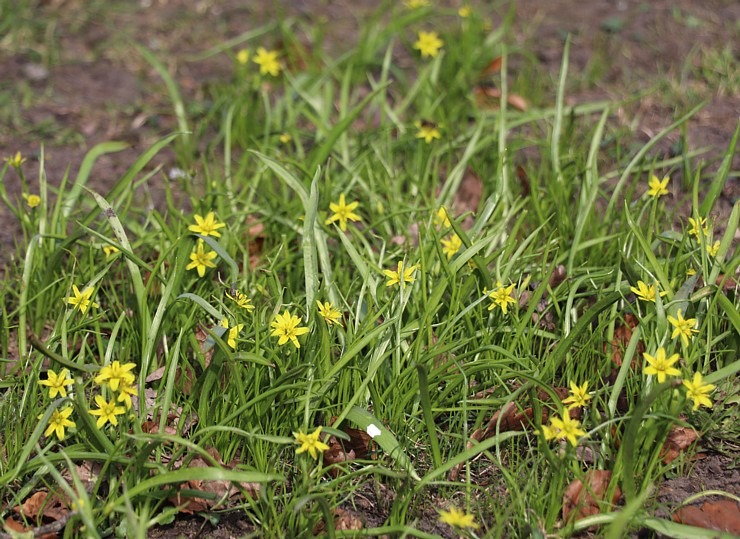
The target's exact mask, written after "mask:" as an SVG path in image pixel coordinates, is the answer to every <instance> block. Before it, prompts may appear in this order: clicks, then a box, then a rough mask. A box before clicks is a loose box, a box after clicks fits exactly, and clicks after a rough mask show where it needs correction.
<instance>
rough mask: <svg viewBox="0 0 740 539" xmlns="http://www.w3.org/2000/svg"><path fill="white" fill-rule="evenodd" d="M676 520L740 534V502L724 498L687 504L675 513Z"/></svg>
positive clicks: (681, 522)
mask: <svg viewBox="0 0 740 539" xmlns="http://www.w3.org/2000/svg"><path fill="white" fill-rule="evenodd" d="M673 520H674V522H678V523H680V524H688V525H689V526H697V527H699V528H705V529H708V530H716V531H720V532H728V533H731V534H733V535H740V503H737V502H736V501H734V500H727V499H722V500H718V501H709V502H704V503H703V504H701V505H687V506H686V507H682V508H681V509H679V510H678V511H676V512H675V513H673Z"/></svg>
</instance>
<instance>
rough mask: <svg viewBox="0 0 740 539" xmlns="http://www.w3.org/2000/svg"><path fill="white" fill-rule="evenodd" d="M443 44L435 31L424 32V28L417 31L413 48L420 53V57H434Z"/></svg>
mask: <svg viewBox="0 0 740 539" xmlns="http://www.w3.org/2000/svg"><path fill="white" fill-rule="evenodd" d="M443 45H444V42H443V41H442V40H441V39H439V34H437V32H425V31H424V30H422V31H420V32H419V39H417V40H416V43H414V48H415V49H416V50H418V51H419V52H420V53H421V57H422V58H426V57H427V56H430V57H432V58H434V57H435V56H437V54H439V50H440V49H441V48H442V46H443Z"/></svg>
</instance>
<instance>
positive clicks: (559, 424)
mask: <svg viewBox="0 0 740 539" xmlns="http://www.w3.org/2000/svg"><path fill="white" fill-rule="evenodd" d="M550 423H551V424H552V427H551V428H553V429H557V438H559V439H561V440H565V439H567V440H568V441H569V442H570V444H571V445H572V446H573V447H575V446H577V445H578V437H579V436H585V435H586V431H584V430H583V429H581V422H580V421H578V420H577V419H571V418H570V413H568V411H567V410H566V411H564V412H563V415H562V416H561V417H553V418H552V419H551V420H550Z"/></svg>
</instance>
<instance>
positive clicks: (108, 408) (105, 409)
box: [90, 395, 126, 428]
mask: <svg viewBox="0 0 740 539" xmlns="http://www.w3.org/2000/svg"><path fill="white" fill-rule="evenodd" d="M95 403H96V404H97V405H98V409H97V410H90V415H96V416H98V421H97V422H96V425H97V426H98V428H101V427H103V426H105V424H106V423H108V422H110V424H111V425H113V426H115V425H118V419H117V418H116V416H117V415H121V414H125V413H126V408H124V407H123V406H116V403H115V401H114V400H112V399H111V401H110V402H108V401H106V400H105V399H104V398H103V396H102V395H96V396H95Z"/></svg>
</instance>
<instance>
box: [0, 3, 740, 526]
mask: <svg viewBox="0 0 740 539" xmlns="http://www.w3.org/2000/svg"><path fill="white" fill-rule="evenodd" d="M435 3H439V4H445V5H447V6H453V7H457V5H459V4H457V3H454V2H451V1H449V0H448V1H446V2H435ZM511 3H512V1H511V0H510V1H504V2H498V3H495V5H496V8H495V9H494V8H492V7H490V6H491V4H494V3H492V2H488V3H487V2H477V5H478V6H479V8H480V9H481V10H482V11H483V12H484V13H485V12H487V13H489V14H490V18H491V20H492V21H494V23H496V22H498V21H501V20H502V18H503V15H504V14H505V12H506V10H507V9H508V8H509V7H510V6H511ZM513 3H514V4H515V5H514V9H515V10H516V17H515V23H514V29H513V33H512V46H519V47H521V49H522V50H526V51H531V52H532V53H533V54H534V57H535V58H536V59H537V61H538V62H539V64H540V66H541V67H542V68H543V69H546V70H547V71H548V72H549V73H551V74H552V77H553V79H555V78H556V77H557V73H558V70H559V68H560V64H561V59H562V48H563V43H564V38H565V35H566V34H567V33H570V34H571V36H572V43H571V56H570V65H571V68H570V72H571V73H572V74H573V79H574V81H576V84H575V87H572V88H570V90H569V94H568V100H569V101H570V102H585V101H590V100H595V99H603V98H609V99H617V100H621V99H624V98H626V97H628V96H633V95H635V94H636V93H638V92H639V91H641V90H644V89H646V88H649V87H651V85H653V84H654V83H655V82H656V80H667V81H674V84H675V86H674V87H671V86H670V85H668V88H667V89H665V91H668V92H675V94H676V96H677V97H676V99H677V101H680V100H681V99H684V98H686V96H687V95H692V96H700V97H701V98H702V99H706V100H707V105H706V107H705V108H704V109H703V110H702V111H701V112H700V113H699V114H697V115H696V116H695V117H694V118H693V119H692V120H691V121H690V122H689V124H688V129H687V136H688V141H689V144H690V147H692V148H699V147H704V146H709V147H712V148H713V152H710V153H709V154H708V155H707V156H706V158H707V159H709V160H712V159H714V160H716V158H717V156H718V155H721V152H722V151H724V149H725V148H726V147H727V145H728V144H729V142H730V139H731V137H732V134H733V131H734V130H735V128H736V126H737V122H738V118H739V117H740V95H737V94H733V93H732V92H731V91H728V90H727V87H730V88H731V87H732V82H733V80H732V79H733V77H734V79H735V80H734V84H736V85H737V84H738V81H737V80H736V79H737V77H738V72H737V69H738V68H737V64H736V65H735V68H734V72H732V71H731V72H730V73H729V74H723V73H719V74H716V73H715V74H714V75H712V73H710V74H709V75H707V76H700V73H702V71H701V69H702V62H704V61H706V59H707V58H708V56H707V55H708V54H709V53H710V52H711V51H717V50H721V49H722V48H725V47H729V50H730V55H731V57H732V58H734V59H735V60H737V44H738V38H739V37H740V27H738V25H737V23H736V21H738V20H740V3H738V2H737V1H735V0H704V1H702V2H696V1H693V0H651V1H640V0H593V1H588V2H584V1H582V0H549V1H541V0H516V1H514V2H513ZM37 4H38V5H37V7H36V8H35V9H34V10H33V13H32V14H30V15H32V16H33V17H34V20H35V21H36V24H37V26H38V28H37V33H36V34H35V35H36V39H32V38H27V39H26V40H25V41H24V40H23V39H19V40H17V41H16V42H15V43H16V45H15V46H13V48H10V47H9V46H6V43H8V41H0V73H2V78H1V79H0V156H9V155H12V154H14V153H15V152H16V151H18V150H20V151H21V152H23V154H24V155H25V156H27V157H28V158H29V159H28V162H27V163H26V164H25V165H24V171H25V174H26V177H27V178H29V179H32V180H33V179H34V178H35V177H36V176H37V173H38V166H39V160H38V157H39V155H40V152H41V149H42V147H43V151H44V158H45V169H46V174H47V176H48V178H49V182H50V183H51V184H52V185H58V184H59V183H60V181H61V179H62V178H63V176H64V175H65V174H69V177H70V180H73V179H74V178H75V177H76V175H77V172H78V169H79V166H80V163H81V162H82V158H83V157H84V155H85V154H86V152H87V151H88V150H90V149H91V148H92V147H93V146H95V145H96V144H98V143H101V142H105V141H111V140H117V141H125V142H127V143H128V144H129V148H128V149H126V150H124V151H121V152H118V153H115V154H108V155H105V156H103V157H102V158H100V159H99V160H98V161H97V162H96V164H95V166H94V169H93V173H92V182H91V183H90V186H91V187H92V188H93V189H95V190H97V191H99V192H101V193H105V192H106V191H107V190H108V189H109V188H110V186H111V185H112V184H113V183H114V182H115V181H116V179H117V178H119V177H120V176H121V174H122V173H123V172H124V171H125V170H126V169H127V168H128V167H129V166H130V165H131V164H132V163H133V162H134V160H135V159H136V157H137V156H138V155H140V154H141V153H142V152H143V151H144V150H145V149H147V148H148V147H149V146H150V145H151V144H152V143H153V142H154V141H156V140H157V139H159V138H160V137H161V136H163V135H165V134H167V133H170V132H172V131H173V130H174V129H176V122H175V118H174V116H173V113H172V105H171V102H170V99H169V97H168V95H167V93H166V91H165V88H164V85H163V83H162V81H161V80H160V78H159V77H158V75H157V74H156V73H155V72H154V70H153V69H152V68H151V67H150V66H149V65H148V64H147V63H146V62H145V61H144V60H143V59H142V58H141V57H140V56H139V55H138V54H136V53H135V52H134V50H133V49H132V47H131V46H130V42H131V41H134V42H138V43H142V44H143V45H145V46H146V47H148V48H150V49H151V50H153V51H154V52H155V53H156V54H157V55H158V56H159V57H160V58H162V59H163V61H165V63H166V64H167V66H168V68H169V69H170V71H171V73H173V75H174V76H175V79H176V80H177V82H178V84H179V85H180V87H181V89H182V91H183V93H184V95H185V98H186V99H187V100H194V99H195V100H197V99H199V98H200V97H202V95H203V88H205V87H206V85H208V84H209V83H211V82H213V81H219V80H224V79H227V78H228V77H230V74H231V69H232V63H231V61H230V60H229V58H227V57H226V55H216V56H213V57H211V58H209V59H208V60H207V61H196V60H194V59H193V56H194V55H196V54H198V53H201V52H203V51H204V50H206V49H208V48H209V47H212V46H216V45H218V44H221V43H223V42H224V41H226V40H227V39H230V38H233V37H235V36H238V35H241V34H242V33H244V32H246V31H249V30H251V29H254V28H257V27H258V26H260V25H263V24H265V23H267V22H270V21H275V20H279V19H282V18H285V17H288V16H290V17H295V18H296V19H297V20H298V21H311V22H318V23H320V24H322V25H323V26H324V27H325V30H326V33H327V38H326V43H325V46H326V47H327V49H329V52H330V53H335V52H338V51H339V50H340V49H342V48H345V47H346V46H347V44H348V43H351V41H352V39H353V38H354V36H355V35H356V31H357V28H358V24H359V21H361V20H362V19H363V14H366V13H368V12H370V11H371V10H373V9H375V8H376V7H377V5H378V2H375V1H371V0H361V1H360V0H354V1H351V2H350V1H344V0H342V1H335V2H329V1H326V0H274V1H272V2H260V1H257V0H225V1H215V0H198V1H195V0H138V1H136V2H134V1H127V2H123V1H119V2H110V3H94V4H93V3H90V5H94V6H97V7H94V8H89V7H88V6H87V4H88V3H87V2H85V1H84V0H44V1H41V0H39V1H38V2H37ZM101 6H105V7H101ZM487 6H488V7H487ZM30 15H29V16H30ZM268 35H269V34H268ZM268 39H272V38H268ZM19 43H20V45H18V44H19ZM708 69H710V71H711V69H712V68H708ZM715 71H716V70H715ZM715 75H716V76H715ZM686 99H688V98H686ZM3 103H4V105H3ZM687 108H688V107H687V106H686V103H678V102H676V103H672V102H671V101H670V100H668V99H666V96H665V95H663V94H656V93H650V94H647V95H645V96H644V97H642V98H640V99H638V100H636V101H634V102H633V103H632V104H631V105H626V106H625V107H624V108H622V109H620V110H619V111H618V112H617V115H616V118H615V121H617V122H622V124H623V125H634V126H635V127H634V141H635V144H636V147H637V146H639V145H641V144H644V143H645V142H646V141H647V140H649V139H650V138H651V137H652V136H654V135H655V134H656V133H658V132H659V131H660V130H661V129H663V128H664V127H665V126H667V125H669V124H670V123H672V121H673V119H674V118H675V117H676V116H677V115H678V114H677V112H678V111H680V110H686V109H687ZM679 138H680V133H678V132H677V133H673V134H671V136H669V137H668V139H667V140H666V141H665V143H664V144H661V145H660V146H659V149H658V150H657V151H658V152H664V153H666V154H667V153H668V152H669V151H670V148H671V146H672V145H673V144H675V143H676V142H677V141H679ZM160 164H161V165H164V166H165V168H164V170H165V171H166V170H167V169H168V167H172V166H175V165H176V162H175V156H174V154H173V152H171V151H164V152H162V153H161V154H160V155H159V156H157V158H156V159H155V161H154V163H153V165H152V166H156V165H160ZM714 166H715V167H716V162H715V163H714ZM739 168H740V166H738V162H737V160H736V162H735V166H734V169H735V170H737V169H739ZM5 181H6V187H7V188H8V190H9V192H10V193H11V194H13V195H14V196H16V197H19V196H20V186H19V182H17V181H16V177H15V173H14V172H12V171H11V172H9V174H8V176H7V177H6V180H5ZM158 181H162V177H161V176H158V177H155V179H154V183H153V184H152V186H151V188H152V189H153V190H154V191H155V192H156V189H157V186H156V182H158ZM739 193H740V185H738V182H733V181H730V182H728V184H727V187H726V188H725V190H724V192H723V193H722V196H721V198H720V200H719V201H718V204H717V206H716V208H715V212H714V213H715V219H716V221H717V227H718V228H719V229H721V228H722V226H721V225H722V221H723V220H726V218H727V215H729V212H730V210H731V208H732V206H733V204H734V203H735V202H736V201H737V200H738V194H739ZM676 198H677V200H678V199H683V198H685V197H676ZM678 209H679V211H680V212H683V214H684V215H685V214H686V212H688V207H687V206H686V205H685V204H684V205H683V206H681V207H679V208H678ZM20 238H21V236H20V228H19V226H18V224H17V223H16V222H15V218H14V217H13V216H12V214H11V213H10V212H9V211H8V210H7V209H6V208H5V207H3V206H0V275H2V269H1V267H2V266H3V265H4V264H5V263H10V262H12V260H13V258H14V257H15V256H16V255H15V252H16V246H17V244H18V243H20V241H22V240H21V239H20ZM737 465H738V457H737V452H734V453H732V455H731V456H720V455H713V454H710V455H708V456H707V458H705V459H703V460H699V461H698V462H697V463H696V465H695V466H692V467H690V468H689V469H688V470H686V474H687V475H686V476H685V477H679V478H674V479H669V480H667V481H665V482H664V484H663V485H662V486H660V490H659V491H658V503H659V505H660V506H661V507H663V508H664V509H663V511H665V514H666V515H667V514H668V512H670V511H671V510H672V508H674V507H675V506H676V505H677V504H679V503H680V502H681V501H682V500H683V499H685V498H686V497H687V496H689V495H691V494H694V493H696V492H699V491H701V490H703V489H718V490H724V491H727V492H730V493H733V494H735V495H740V491H739V490H738V485H740V475H739V472H738V467H737ZM422 517H423V515H422ZM428 518H429V521H428V522H426V523H425V524H424V525H423V527H425V528H426V529H429V530H432V529H434V528H435V525H436V513H435V512H433V511H432V512H431V513H430V515H428ZM383 519H384V516H383V515H381V514H379V513H378V512H377V511H376V510H373V509H372V505H370V506H368V507H367V509H366V511H365V520H366V521H367V523H368V524H372V525H379V524H381V523H382V521H383ZM422 520H426V519H425V518H422ZM250 526H251V525H250V524H249V522H247V521H246V520H245V519H244V518H243V516H240V515H238V514H232V515H224V516H222V517H221V520H220V522H219V523H218V524H217V525H215V526H214V525H212V524H210V523H207V522H206V521H204V520H203V519H202V518H198V517H187V518H182V519H178V520H177V521H176V522H175V523H174V524H173V525H171V526H168V527H166V528H163V529H161V530H158V531H153V532H152V534H151V537H154V538H156V537H188V538H190V537H213V538H219V539H222V538H226V537H240V536H241V535H244V534H245V533H248V532H250V531H252V528H250ZM435 532H436V533H442V532H441V530H435Z"/></svg>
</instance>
